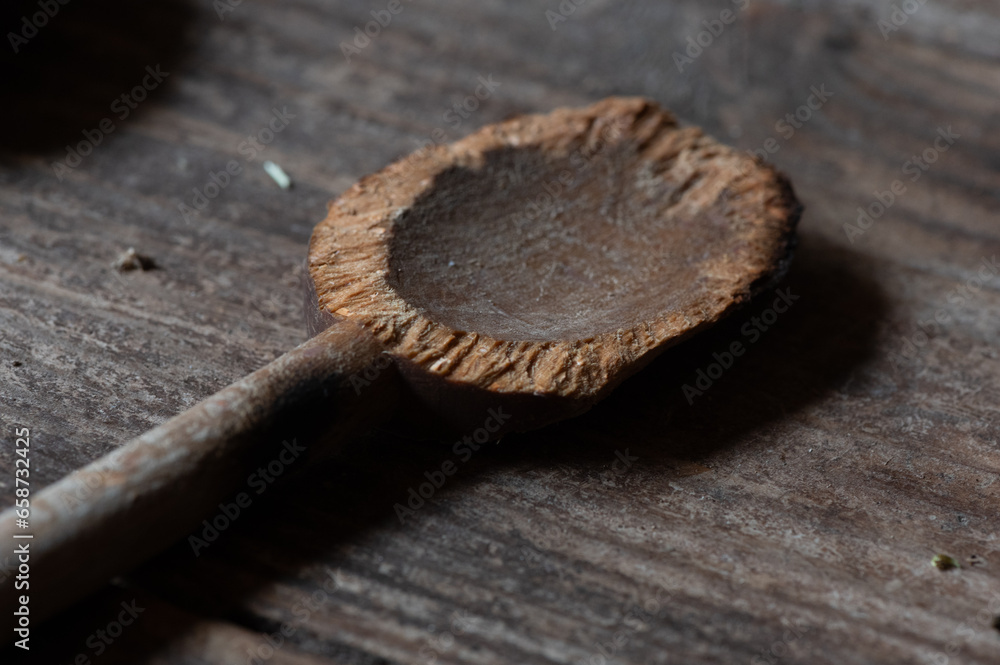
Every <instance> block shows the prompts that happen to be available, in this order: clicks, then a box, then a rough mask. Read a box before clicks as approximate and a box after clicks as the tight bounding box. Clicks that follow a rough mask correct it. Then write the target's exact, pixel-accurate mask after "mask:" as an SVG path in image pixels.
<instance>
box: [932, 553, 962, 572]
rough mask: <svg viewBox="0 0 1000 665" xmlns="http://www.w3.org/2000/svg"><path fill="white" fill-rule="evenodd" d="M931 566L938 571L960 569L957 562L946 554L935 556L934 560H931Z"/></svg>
mask: <svg viewBox="0 0 1000 665" xmlns="http://www.w3.org/2000/svg"><path fill="white" fill-rule="evenodd" d="M931 565H933V566H936V567H937V568H938V569H939V570H951V569H952V568H961V566H959V565H958V562H957V561H955V560H954V559H952V558H951V557H950V556H948V555H947V554H935V555H934V558H933V559H931Z"/></svg>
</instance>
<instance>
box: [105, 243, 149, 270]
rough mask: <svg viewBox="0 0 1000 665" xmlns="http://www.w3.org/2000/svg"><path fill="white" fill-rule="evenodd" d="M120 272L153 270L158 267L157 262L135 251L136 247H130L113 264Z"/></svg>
mask: <svg viewBox="0 0 1000 665" xmlns="http://www.w3.org/2000/svg"><path fill="white" fill-rule="evenodd" d="M112 265H113V266H114V268H115V270H117V271H118V272H128V271H130V270H143V271H145V270H152V269H154V268H155V267H156V262H155V261H153V259H152V258H150V257H148V256H146V255H145V254H140V253H139V252H137V251H135V248H134V247H129V248H128V249H127V250H126V251H124V252H122V253H121V254H119V255H118V258H117V259H115V262H114V263H113V264H112Z"/></svg>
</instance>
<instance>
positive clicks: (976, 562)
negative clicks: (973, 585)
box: [969, 554, 986, 566]
mask: <svg viewBox="0 0 1000 665" xmlns="http://www.w3.org/2000/svg"><path fill="white" fill-rule="evenodd" d="M969 565H970V566H985V565H986V559H984V558H983V557H981V556H979V555H978V554H970V555H969Z"/></svg>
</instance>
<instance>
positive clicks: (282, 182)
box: [263, 161, 292, 189]
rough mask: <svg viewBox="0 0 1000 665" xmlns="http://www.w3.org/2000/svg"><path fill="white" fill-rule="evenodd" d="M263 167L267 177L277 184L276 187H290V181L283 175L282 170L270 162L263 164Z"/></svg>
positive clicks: (286, 175)
mask: <svg viewBox="0 0 1000 665" xmlns="http://www.w3.org/2000/svg"><path fill="white" fill-rule="evenodd" d="M263 166H264V170H265V171H266V172H267V175H269V176H271V178H272V179H273V180H274V181H275V182H276V183H278V187H281V188H282V189H288V188H289V187H291V186H292V179H291V178H289V177H288V174H287V173H285V170H284V169H283V168H281V167H280V166H278V165H277V164H275V163H274V162H271V161H267V162H264V164H263Z"/></svg>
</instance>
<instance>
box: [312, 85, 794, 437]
mask: <svg viewBox="0 0 1000 665" xmlns="http://www.w3.org/2000/svg"><path fill="white" fill-rule="evenodd" d="M799 210H800V206H799V204H798V203H797V201H796V200H795V197H794V195H793V194H792V191H791V187H790V186H789V184H788V181H787V180H786V179H785V178H784V177H783V176H781V175H780V174H778V173H777V172H775V171H774V170H773V169H771V168H770V167H767V166H762V165H759V164H757V163H756V162H754V160H753V159H751V158H749V157H747V156H746V155H744V154H741V153H740V152H738V151H736V150H734V149H732V148H729V147H726V146H723V145H721V144H719V143H718V142H716V141H715V140H713V139H712V138H710V137H707V136H705V135H704V134H703V133H702V132H701V131H700V130H698V129H697V128H681V127H679V126H678V125H677V122H676V121H675V119H674V118H673V116H671V115H670V113H668V112H667V111H665V110H663V109H662V108H660V107H659V106H657V105H656V104H654V103H652V102H649V101H647V100H644V99H639V98H610V99H606V100H604V101H602V102H599V103H597V104H595V105H593V106H590V107H588V108H584V109H560V110H557V111H555V112H553V113H551V114H548V115H533V116H522V117H518V118H515V119H512V120H509V121H507V122H504V123H501V124H499V125H492V126H489V127H486V128H485V129H483V130H480V131H479V132H477V133H475V134H472V135H470V136H468V137H466V138H465V139H462V140H461V141H458V142H456V143H453V144H450V145H439V146H434V147H432V148H429V149H427V150H424V151H422V152H419V153H416V154H415V155H412V156H410V157H409V158H407V159H405V160H403V161H400V162H397V163H395V164H393V165H391V166H389V167H387V168H386V169H384V170H383V171H381V172H379V173H376V174H374V175H372V176H369V177H367V178H364V179H362V180H361V181H360V182H359V183H358V184H356V185H355V186H354V187H352V188H351V189H350V190H348V191H347V192H346V193H345V194H344V195H342V196H341V197H340V199H339V200H338V201H337V202H335V203H334V204H333V205H332V206H331V207H330V210H329V214H328V215H327V218H326V219H325V220H324V221H323V222H322V223H320V224H319V225H318V226H317V227H316V229H315V231H314V232H313V237H312V241H311V244H310V251H309V270H310V274H311V276H312V279H313V281H314V285H315V289H316V293H317V297H318V301H319V305H320V307H321V308H323V309H324V310H325V311H326V312H329V313H331V314H333V315H334V316H338V317H345V318H348V319H351V320H353V321H355V322H357V323H358V324H360V325H362V326H363V327H364V328H366V329H367V330H369V331H370V332H371V333H372V334H373V335H374V336H375V337H376V338H377V339H378V341H379V342H380V343H381V344H382V345H383V346H384V347H385V348H386V349H387V351H388V352H389V353H391V354H392V355H393V356H394V357H396V358H397V360H399V361H401V362H402V366H403V367H404V369H405V371H404V375H405V376H406V377H407V378H408V383H409V384H410V385H411V387H414V388H415V390H414V392H415V393H416V396H417V398H418V399H420V401H421V404H422V408H423V409H425V410H427V409H429V410H431V411H436V412H437V415H438V416H440V418H441V419H443V420H444V421H446V422H449V423H450V424H452V425H453V426H456V427H459V428H461V427H462V420H463V419H462V416H463V414H467V413H469V412H470V411H471V412H472V413H477V412H479V411H481V408H471V409H469V408H460V409H455V408H454V405H455V403H456V400H458V401H459V402H461V403H464V404H468V403H469V402H470V401H471V402H481V403H483V404H486V403H495V402H496V401H497V400H498V399H499V398H500V396H503V397H505V398H508V399H509V398H511V397H514V396H519V397H520V398H521V400H520V401H521V402H522V403H526V404H534V403H537V405H538V406H537V408H535V407H534V406H529V407H528V408H526V409H524V413H522V414H521V416H520V417H519V418H517V419H516V421H515V422H516V424H515V428H516V429H530V428H533V427H537V426H539V425H540V424H544V423H545V422H550V421H551V420H554V419H559V418H565V417H567V416H569V415H573V414H575V413H579V412H580V411H582V410H584V409H586V408H588V407H589V406H590V405H592V404H593V403H594V402H595V401H596V400H598V399H600V398H601V397H602V396H603V395H605V394H606V393H607V392H608V391H609V390H611V389H612V388H614V387H615V386H616V385H617V384H619V383H620V382H621V381H622V380H624V379H625V378H627V377H628V376H629V375H631V374H632V373H634V372H635V371H637V370H638V369H640V368H641V367H643V366H644V365H645V364H646V363H648V362H649V361H650V360H652V358H653V357H655V355H656V354H658V353H659V352H661V351H663V350H664V349H666V348H668V347H669V346H671V345H673V344H676V343H677V342H679V341H681V340H682V339H685V338H686V337H688V336H689V335H691V334H693V333H695V332H697V331H698V330H700V329H702V328H704V327H705V326H708V325H711V324H712V323H714V322H715V321H717V320H719V319H720V318H722V317H723V316H725V315H726V314H727V313H729V312H730V311H731V310H732V309H734V308H735V307H738V306H739V305H740V304H742V303H743V302H745V301H746V300H747V299H748V298H750V297H751V296H752V295H753V294H754V293H756V292H757V291H759V290H760V289H762V288H763V287H765V286H766V285H768V284H770V283H772V282H773V281H774V280H776V279H778V278H780V276H781V275H782V274H783V272H784V270H785V269H786V267H787V265H788V261H789V259H790V255H791V251H792V247H793V245H794V234H793V232H794V228H795V224H796V222H797V221H798V216H799ZM528 397H534V398H537V399H534V400H531V399H527V400H525V399H524V398H528ZM432 405H437V406H436V408H435V407H433V406H432Z"/></svg>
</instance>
